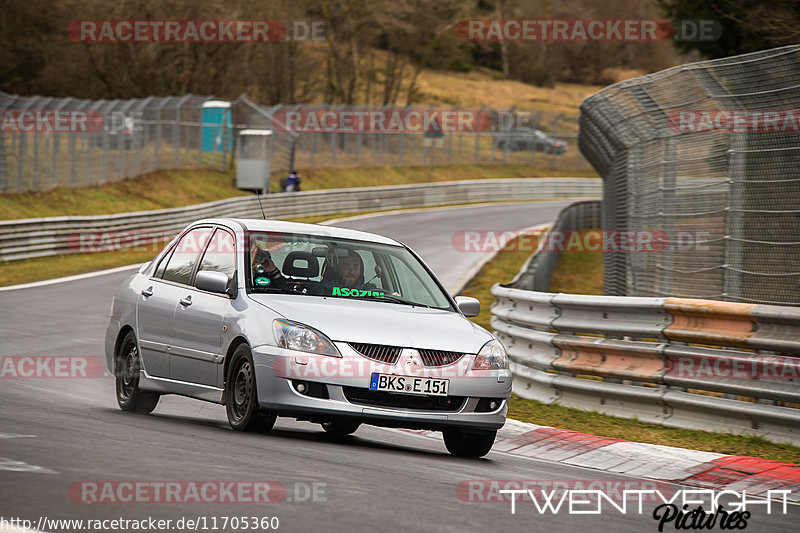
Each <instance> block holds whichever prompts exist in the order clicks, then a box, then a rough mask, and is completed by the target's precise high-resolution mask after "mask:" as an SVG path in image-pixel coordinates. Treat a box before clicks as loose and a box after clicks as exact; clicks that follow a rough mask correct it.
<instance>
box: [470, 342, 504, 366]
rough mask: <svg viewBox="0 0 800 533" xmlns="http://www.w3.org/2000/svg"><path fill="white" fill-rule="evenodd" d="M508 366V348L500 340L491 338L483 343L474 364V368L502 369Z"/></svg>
mask: <svg viewBox="0 0 800 533" xmlns="http://www.w3.org/2000/svg"><path fill="white" fill-rule="evenodd" d="M504 368H508V357H507V356H506V349H505V348H503V345H502V344H500V341H498V340H491V341H489V342H487V343H486V344H484V345H483V348H481V350H480V351H479V352H478V356H477V357H476V358H475V363H473V365H472V369H473V370H501V369H504Z"/></svg>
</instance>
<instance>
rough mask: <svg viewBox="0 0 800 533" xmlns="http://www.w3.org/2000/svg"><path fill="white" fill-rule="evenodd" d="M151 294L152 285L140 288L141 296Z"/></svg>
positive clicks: (146, 296)
mask: <svg viewBox="0 0 800 533" xmlns="http://www.w3.org/2000/svg"><path fill="white" fill-rule="evenodd" d="M152 295H153V286H152V285H151V286H149V287H147V288H146V289H142V296H144V297H145V298H148V297H150V296H152Z"/></svg>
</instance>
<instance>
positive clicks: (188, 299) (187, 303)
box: [181, 295, 192, 306]
mask: <svg viewBox="0 0 800 533" xmlns="http://www.w3.org/2000/svg"><path fill="white" fill-rule="evenodd" d="M181 305H183V306H190V305H192V297H191V295H189V296H187V297H186V298H184V299H183V300H181Z"/></svg>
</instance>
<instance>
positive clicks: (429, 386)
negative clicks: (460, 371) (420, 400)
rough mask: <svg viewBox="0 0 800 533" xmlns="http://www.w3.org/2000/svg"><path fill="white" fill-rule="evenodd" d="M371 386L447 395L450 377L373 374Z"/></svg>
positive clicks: (381, 388)
mask: <svg viewBox="0 0 800 533" xmlns="http://www.w3.org/2000/svg"><path fill="white" fill-rule="evenodd" d="M369 388H370V389H372V390H377V391H387V392H399V393H402V394H427V395H431V396H447V391H448V390H449V388H450V380H449V379H437V378H415V377H412V376H396V375H394V374H378V373H377V372H375V373H373V374H372V379H370V382H369Z"/></svg>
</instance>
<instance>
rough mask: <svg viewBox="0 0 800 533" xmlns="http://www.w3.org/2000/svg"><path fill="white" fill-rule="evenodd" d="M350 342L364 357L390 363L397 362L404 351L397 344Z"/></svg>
mask: <svg viewBox="0 0 800 533" xmlns="http://www.w3.org/2000/svg"><path fill="white" fill-rule="evenodd" d="M349 344H350V347H351V348H353V349H354V350H355V351H357V352H358V353H360V354H361V355H363V356H364V357H367V358H369V359H372V360H374V361H379V362H381V363H386V364H389V365H393V364H395V363H396V362H397V360H398V359H399V358H400V353H401V352H402V351H403V349H402V348H399V347H397V346H384V345H382V344H363V343H358V342H351V343H349Z"/></svg>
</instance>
